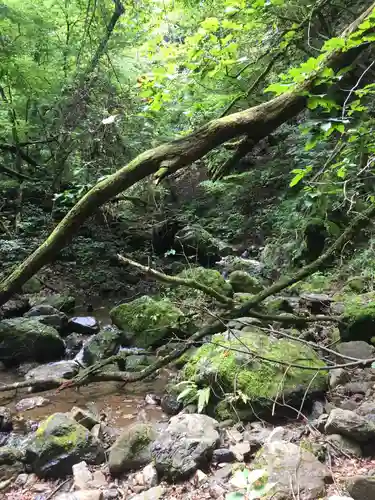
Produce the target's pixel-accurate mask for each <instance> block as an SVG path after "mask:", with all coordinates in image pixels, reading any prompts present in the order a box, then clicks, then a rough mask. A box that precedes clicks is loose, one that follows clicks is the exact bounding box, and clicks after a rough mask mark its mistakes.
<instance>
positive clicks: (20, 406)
mask: <svg viewBox="0 0 375 500" xmlns="http://www.w3.org/2000/svg"><path fill="white" fill-rule="evenodd" d="M49 403H50V400H49V399H47V398H43V397H42V396H35V397H33V398H24V399H21V401H18V403H17V404H16V410H17V411H27V410H32V409H33V408H40V407H42V406H47V405H48V404H49Z"/></svg>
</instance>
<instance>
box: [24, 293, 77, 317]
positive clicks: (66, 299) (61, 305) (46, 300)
mask: <svg viewBox="0 0 375 500" xmlns="http://www.w3.org/2000/svg"><path fill="white" fill-rule="evenodd" d="M42 304H43V305H49V306H52V307H54V308H55V309H57V310H58V311H62V312H65V313H70V312H72V311H73V310H74V308H75V305H76V299H75V297H72V296H71V295H64V294H60V293H54V294H51V295H46V296H44V297H35V298H33V299H32V300H31V305H32V306H35V305H39V306H40V305H42Z"/></svg>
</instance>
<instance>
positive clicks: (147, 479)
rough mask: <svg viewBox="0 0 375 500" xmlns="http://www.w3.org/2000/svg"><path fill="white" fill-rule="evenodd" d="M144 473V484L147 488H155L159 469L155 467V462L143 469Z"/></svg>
mask: <svg viewBox="0 0 375 500" xmlns="http://www.w3.org/2000/svg"><path fill="white" fill-rule="evenodd" d="M142 474H143V484H144V485H145V487H146V488H147V489H149V488H153V487H154V486H157V484H158V482H159V481H158V479H159V478H158V471H157V470H156V469H155V467H154V465H153V464H148V465H146V467H145V468H144V469H143V471H142Z"/></svg>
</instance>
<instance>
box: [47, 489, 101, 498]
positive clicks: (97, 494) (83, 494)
mask: <svg viewBox="0 0 375 500" xmlns="http://www.w3.org/2000/svg"><path fill="white" fill-rule="evenodd" d="M103 499H104V497H103V492H102V491H101V490H81V491H74V492H72V493H61V494H60V495H56V496H55V497H54V500H103Z"/></svg>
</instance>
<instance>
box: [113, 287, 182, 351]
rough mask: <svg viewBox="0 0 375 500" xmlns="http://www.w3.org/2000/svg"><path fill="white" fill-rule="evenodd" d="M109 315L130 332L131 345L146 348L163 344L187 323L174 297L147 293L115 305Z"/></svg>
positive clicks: (114, 321)
mask: <svg viewBox="0 0 375 500" xmlns="http://www.w3.org/2000/svg"><path fill="white" fill-rule="evenodd" d="M110 316H111V319H112V321H113V323H114V324H115V325H116V326H118V327H119V328H120V329H121V330H123V331H125V332H129V333H128V338H127V341H128V342H129V344H131V345H133V346H136V347H142V348H145V349H146V348H148V347H157V346H159V345H161V344H162V343H163V340H164V339H165V338H166V337H168V336H172V335H173V334H174V333H176V332H178V331H179V330H180V329H181V326H180V324H181V322H182V324H183V323H184V314H183V312H182V311H181V310H180V309H179V308H178V307H176V306H175V305H174V304H173V302H172V301H171V300H169V299H167V298H163V299H160V300H156V299H153V298H151V297H149V296H148V295H144V296H143V297H139V298H138V299H135V300H133V301H131V302H128V303H127V304H121V305H119V306H117V307H115V308H113V309H112V310H111V311H110Z"/></svg>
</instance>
